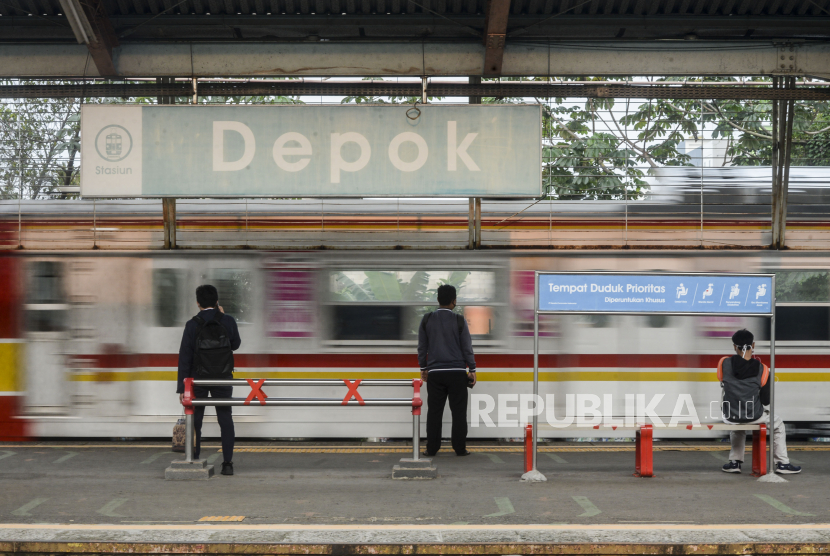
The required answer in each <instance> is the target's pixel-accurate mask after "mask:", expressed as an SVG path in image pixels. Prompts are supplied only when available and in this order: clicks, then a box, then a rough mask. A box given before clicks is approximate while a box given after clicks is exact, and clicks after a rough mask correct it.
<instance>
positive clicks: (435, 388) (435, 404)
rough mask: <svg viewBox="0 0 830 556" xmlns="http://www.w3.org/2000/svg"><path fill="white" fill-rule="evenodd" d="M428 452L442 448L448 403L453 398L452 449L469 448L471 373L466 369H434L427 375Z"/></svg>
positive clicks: (458, 451) (457, 450) (460, 452)
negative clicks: (445, 408) (468, 425)
mask: <svg viewBox="0 0 830 556" xmlns="http://www.w3.org/2000/svg"><path fill="white" fill-rule="evenodd" d="M427 394H428V398H427V452H428V453H430V454H434V453H436V452H438V450H439V449H440V448H441V421H442V419H443V418H444V405H445V404H446V403H447V398H449V399H450V411H451V412H452V449H453V450H455V453H456V454H463V453H464V452H466V451H467V373H466V371H430V373H429V375H427Z"/></svg>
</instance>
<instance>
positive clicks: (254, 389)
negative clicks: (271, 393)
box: [245, 378, 267, 405]
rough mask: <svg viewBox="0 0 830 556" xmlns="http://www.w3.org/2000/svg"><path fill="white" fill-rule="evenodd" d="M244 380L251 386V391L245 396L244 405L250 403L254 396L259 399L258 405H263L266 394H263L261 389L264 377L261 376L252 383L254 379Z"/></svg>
mask: <svg viewBox="0 0 830 556" xmlns="http://www.w3.org/2000/svg"><path fill="white" fill-rule="evenodd" d="M245 380H246V381H248V384H249V385H250V386H251V393H250V394H248V397H247V398H245V405H250V404H251V400H253V399H254V397H256V399H258V400H259V405H265V399H266V398H267V396H266V395H265V392H263V391H262V385H263V384H265V379H264V378H263V379H262V380H260V381H259V382H257V383H256V384H254V381H253V380H252V379H250V378H246V379H245Z"/></svg>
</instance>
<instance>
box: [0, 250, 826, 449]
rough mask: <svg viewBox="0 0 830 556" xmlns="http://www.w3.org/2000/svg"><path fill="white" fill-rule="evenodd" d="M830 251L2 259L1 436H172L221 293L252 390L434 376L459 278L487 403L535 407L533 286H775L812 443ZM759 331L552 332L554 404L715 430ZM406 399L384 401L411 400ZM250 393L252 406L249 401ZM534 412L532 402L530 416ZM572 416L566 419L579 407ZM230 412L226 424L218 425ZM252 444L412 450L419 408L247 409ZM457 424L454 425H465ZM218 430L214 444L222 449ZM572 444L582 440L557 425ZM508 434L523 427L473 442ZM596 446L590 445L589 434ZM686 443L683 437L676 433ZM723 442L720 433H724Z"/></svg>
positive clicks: (137, 254) (683, 326)
mask: <svg viewBox="0 0 830 556" xmlns="http://www.w3.org/2000/svg"><path fill="white" fill-rule="evenodd" d="M827 255H828V253H826V252H823V251H817V252H804V251H802V252H786V251H784V252H771V251H748V250H746V251H714V252H710V251H668V250H666V251H658V250H651V251H633V250H627V251H613V250H597V251H586V250H582V251H564V250H557V251H537V250H503V251H493V250H488V251H475V250H473V251H442V250H419V251H416V250H397V251H396V250H391V251H382V252H378V251H370V250H360V251H307V252H272V251H242V250H234V251H228V250H224V251H223V250H215V251H196V250H192V251H167V252H165V251H146V250H144V251H121V252H106V251H100V250H99V251H63V252H57V251H51V252H47V251H43V252H38V251H30V250H23V251H19V252H13V253H8V254H6V255H3V256H2V261H0V311H2V314H3V319H2V321H0V336H2V338H4V339H2V340H0V390H2V391H3V392H4V394H3V395H0V431H2V432H0V435H2V437H3V438H5V439H13V438H51V437H104V438H110V437H117V438H123V437H130V438H138V437H166V436H167V437H169V435H170V433H171V426H172V425H173V423H174V422H175V419H176V418H177V417H178V416H179V415H180V413H181V407H180V406H179V405H178V403H177V401H178V400H177V396H176V394H175V378H176V366H177V353H178V348H179V342H180V338H181V333H182V329H183V326H184V324H185V322H186V321H187V319H188V318H190V317H191V316H192V315H194V314H195V313H196V312H197V309H196V303H195V295H194V290H195V288H196V286H197V285H199V284H202V283H213V284H215V285H216V286H217V287H218V289H219V292H220V303H221V304H222V305H223V307H224V308H225V311H226V312H228V313H229V314H231V315H233V316H234V317H235V318H236V319H237V321H238V322H239V327H240V333H241V336H242V347H241V349H240V351H239V352H238V355H237V357H236V364H237V372H236V376H237V377H241V378H254V377H259V378H263V377H269V378H300V377H302V378H310V377H317V378H350V379H355V378H373V377H378V378H381V377H382V378H414V377H416V376H417V373H418V368H417V359H416V356H415V347H416V329H417V324H418V322H419V319H420V317H421V315H423V314H424V312H426V311H428V310H431V309H432V308H434V306H435V302H434V295H435V288H436V287H437V285H438V284H439V283H451V284H455V285H456V286H457V287H458V288H459V310H460V311H461V312H462V313H463V314H464V315H465V317H466V318H467V321H468V322H469V325H470V329H471V331H472V334H473V339H474V347H475V350H476V358H477V362H478V366H479V369H480V376H479V384H478V385H477V386H476V388H475V390H474V392H476V393H485V394H491V395H494V396H495V395H497V394H500V393H501V394H503V393H530V392H531V377H532V372H531V369H532V322H533V312H532V307H533V271H534V270H558V271H590V270H615V271H626V270H630V271H648V272H652V271H657V272H659V271H674V272H704V271H705V272H775V273H777V276H778V301H779V303H778V309H777V310H778V324H777V328H776V334H777V338H778V342H777V344H776V346H777V348H776V350H777V357H776V363H777V369H778V384H777V389H776V396H777V398H776V399H777V406H778V408H779V409H778V411H780V414H781V415H783V416H784V418H785V420H786V421H787V422H788V423H789V424H791V425H792V426H794V427H797V428H798V429H799V430H801V431H808V433H809V434H819V433H821V431H822V430H824V428H826V427H827V425H828V423H830V413H829V412H828V405H830V403H828V401H827V384H828V381H830V259H828V256H827ZM742 327H749V328H750V329H752V330H753V331H755V333H756V336H757V337H758V339H759V341H758V347H759V352H760V353H761V354H764V353H767V352H768V349H769V346H768V342H765V338H768V337H769V325H768V324H767V322H766V321H765V320H764V319H747V318H737V317H670V316H661V315H654V316H650V317H639V316H609V317H604V316H585V317H575V316H557V317H544V318H542V320H541V352H542V357H541V378H542V383H541V392H542V393H543V394H545V393H553V394H555V397H556V399H557V408H556V410H557V412H562V411H564V396H563V394H567V393H575V394H580V393H582V394H585V393H591V394H597V395H599V396H600V397H603V395H605V394H611V395H613V396H614V398H613V399H614V404H615V407H614V411H615V413H616V414H620V413H621V412H622V410H623V407H622V406H623V404H624V397H625V394H646V395H647V396H648V397H649V398H650V396H652V395H657V394H663V395H664V398H663V400H662V401H661V402H660V404H659V405H658V407H657V413H658V414H660V415H668V414H670V413H671V411H672V409H673V408H674V406H675V403H676V400H677V398H678V396H679V395H681V394H688V395H690V396H691V397H692V399H693V400H694V404H695V407H696V410H697V411H698V413H699V415H700V417H701V418H702V419H709V418H710V416H709V413H710V411H711V402H712V401H714V400H718V399H719V393H720V389H719V385H718V383H717V381H716V378H715V372H714V367H715V365H716V362H717V360H718V358H719V357H720V356H721V355H725V354H728V353H729V352H730V349H731V342H730V339H729V338H730V336H731V334H732V332H733V331H734V330H736V329H738V328H742ZM281 390H282V391H278V389H276V388H270V389H269V388H266V392H267V393H269V394H270V395H297V396H318V397H319V396H324V397H328V396H332V397H334V396H342V395H344V393H345V388H314V389H311V388H283V389H281ZM410 393H411V389H410V388H401V390H400V392H395V393H393V392H391V391H390V389H388V388H386V389H384V390H382V391H375V392H372V390H371V389H370V388H365V389H362V394H363V395H364V396H372V395H376V396H398V395H400V396H406V395H409V394H410ZM246 394H247V391H245V392H242V391H241V389H240V391H239V392H237V395H243V396H244V395H246ZM513 405H515V404H513ZM560 406H561V407H560ZM211 412H212V410H210V409H209V410H208V414H209V415H210V413H211ZM234 413H235V419H236V423H237V427H236V430H237V435H238V436H240V437H259V438H336V437H341V438H376V437H380V438H384V437H385V438H396V437H397V438H406V437H407V436H408V435H409V434H410V432H409V431H411V417H410V414H409V412H408V411H407V410H406V408H372V407H346V408H340V407H337V408H323V409H319V408H274V407H267V408H262V407H250V408H248V407H245V408H234ZM447 418H449V412H447ZM217 432H218V431H217V430H216V424H215V422H211V421H209V424H208V428H207V430H206V434H207V435H212V434H216V433H217ZM543 433H544V435H547V436H552V437H553V436H560V437H571V436H574V435H575V433H574V432H573V431H564V430H563V431H557V430H545V431H543ZM470 434H471V436H472V437H486V438H504V437H516V436H518V435H519V428H518V426H516V427H511V426H508V427H502V428H487V427H478V428H471V430H470ZM580 434H583V433H580ZM674 434H675V435H676V434H677V433H676V432H675V433H674ZM707 434H712V433H707Z"/></svg>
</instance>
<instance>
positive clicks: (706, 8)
mask: <svg viewBox="0 0 830 556" xmlns="http://www.w3.org/2000/svg"><path fill="white" fill-rule="evenodd" d="M102 1H103V2H104V5H105V7H106V10H107V13H108V14H109V16H110V19H111V20H112V22H113V25H114V27H115V28H116V32H117V34H123V33H124V32H125V31H127V30H130V29H136V31H134V32H131V33H130V34H129V38H128V39H127V40H129V41H140V40H178V39H181V40H212V39H221V40H248V39H254V40H260V39H287V40H296V39H302V38H309V37H310V38H311V40H314V38H315V35H317V36H319V37H320V38H332V39H338V38H355V39H363V38H365V39H396V38H399V39H408V38H413V37H418V38H421V39H423V40H445V39H447V38H455V39H459V40H475V37H474V36H473V35H474V34H475V33H473V34H471V33H470V32H469V31H470V28H472V29H473V30H480V29H481V28H482V27H483V24H484V9H485V5H486V0H183V1H182V2H181V3H179V0H102ZM60 13H61V7H60V4H59V2H58V0H2V2H0V16H3V17H0V42H15V41H32V40H34V41H37V40H67V41H69V40H71V39H72V34H71V32H70V31H69V28H68V26H67V25H66V20H65V18H63V17H62V16H60V15H59V14H60ZM29 14H32V15H29ZM33 16H39V17H33ZM154 16H158V17H155V18H154V19H153V20H152V21H149V19H150V18H151V17H154ZM217 16H222V19H220V18H219V17H217ZM531 24H535V25H534V27H533V29H532V32H529V33H526V34H525V35H523V37H524V38H525V39H527V38H533V37H544V38H551V39H564V40H570V39H623V40H630V39H638V40H641V39H659V38H678V37H683V36H684V35H685V36H687V38H688V35H690V34H691V35H693V36H692V38H701V39H719V40H720V39H748V38H751V39H759V38H762V39H763V38H782V39H788V38H793V39H800V38H802V39H816V38H817V39H827V38H830V0H588V1H584V0H511V4H510V19H509V20H508V31H510V30H511V29H517V28H520V27H526V26H528V25H531ZM139 25H140V29H139V28H138V26H139ZM465 28H466V29H465Z"/></svg>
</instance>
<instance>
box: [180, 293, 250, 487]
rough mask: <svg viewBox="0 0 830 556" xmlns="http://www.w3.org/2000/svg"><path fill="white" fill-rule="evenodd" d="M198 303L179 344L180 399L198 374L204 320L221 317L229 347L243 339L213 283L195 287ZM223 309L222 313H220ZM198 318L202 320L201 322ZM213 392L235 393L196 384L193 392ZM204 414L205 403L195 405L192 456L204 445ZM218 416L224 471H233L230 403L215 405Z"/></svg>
mask: <svg viewBox="0 0 830 556" xmlns="http://www.w3.org/2000/svg"><path fill="white" fill-rule="evenodd" d="M196 305H197V306H198V307H199V314H198V315H197V316H196V317H194V318H192V319H190V320H189V321H188V322H187V324H186V325H185V327H184V334H183V335H182V344H181V347H180V348H179V378H178V383H177V385H176V392H177V393H178V394H179V402H180V403H181V401H182V398H183V396H184V379H186V378H197V377H195V376H194V371H195V362H194V356H195V354H196V340H197V335H198V334H199V331H200V329H201V328H202V326H204V324H203V323H208V322H210V321H212V320H214V319H217V318H219V324H220V325H221V326H222V327H223V328H224V329H225V333H226V334H227V336H228V339H229V340H230V347H231V349H232V350H233V351H236V350H237V349H239V346H240V344H241V343H242V340H241V339H240V338H239V329H238V328H237V326H236V321H235V320H234V318H233V317H232V316H230V315H226V314H224V313H225V311H224V310H223V309H222V306H221V305H219V292H217V291H216V288H215V287H213V286H210V285H205V286H199V287H198V288H196ZM217 312H220V313H221V317H219V315H217ZM197 318H201V320H202V321H203V322H202V323H200V322H199V321H198V320H197ZM230 357H231V368H233V354H231V355H230ZM208 394H210V396H211V397H213V398H230V397H233V386H193V395H194V396H195V397H196V398H207V397H208ZM204 416H205V406H195V407H194V408H193V429H194V431H195V432H196V447H195V449H194V450H193V457H194V458H198V457H199V452H200V450H201V446H202V420H203V419H204ZM216 420H217V421H219V430H220V431H221V433H222V457H223V459H224V462H223V463H222V475H233V444H234V437H235V434H234V430H233V417H231V407H230V406H216Z"/></svg>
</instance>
